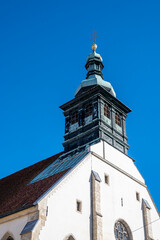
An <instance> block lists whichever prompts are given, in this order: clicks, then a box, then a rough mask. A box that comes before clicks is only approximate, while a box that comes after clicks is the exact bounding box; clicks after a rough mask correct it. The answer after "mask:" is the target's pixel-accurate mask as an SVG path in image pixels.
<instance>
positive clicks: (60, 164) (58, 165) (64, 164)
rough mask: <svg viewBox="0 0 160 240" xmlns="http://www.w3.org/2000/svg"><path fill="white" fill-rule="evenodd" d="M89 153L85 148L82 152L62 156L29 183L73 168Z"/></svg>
mask: <svg viewBox="0 0 160 240" xmlns="http://www.w3.org/2000/svg"><path fill="white" fill-rule="evenodd" d="M87 154H88V150H85V151H82V152H78V153H76V154H74V155H72V156H71V155H68V156H67V157H63V156H60V157H59V158H57V159H56V160H55V161H54V162H53V163H52V164H51V165H49V166H48V167H47V168H46V169H44V170H43V171H42V172H41V173H40V174H38V175H37V176H36V177H35V178H34V179H33V180H32V181H31V182H30V183H29V184H31V183H34V182H38V181H39V180H42V179H45V178H48V177H50V176H53V175H54V174H56V173H59V172H62V171H64V170H67V169H71V168H73V167H74V166H75V165H76V164H78V163H79V162H80V161H81V160H82V159H83V158H84V157H85V156H86V155H87Z"/></svg>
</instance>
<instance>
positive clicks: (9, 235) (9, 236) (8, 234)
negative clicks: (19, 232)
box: [1, 232, 14, 240]
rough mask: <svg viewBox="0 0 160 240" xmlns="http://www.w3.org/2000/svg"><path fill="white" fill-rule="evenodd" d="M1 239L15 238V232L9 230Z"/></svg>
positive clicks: (10, 239) (12, 239)
mask: <svg viewBox="0 0 160 240" xmlns="http://www.w3.org/2000/svg"><path fill="white" fill-rule="evenodd" d="M1 240H14V238H13V234H12V233H10V232H7V233H5V234H4V236H3V237H2V238H1Z"/></svg>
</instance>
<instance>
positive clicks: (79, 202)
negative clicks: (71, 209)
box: [76, 200, 82, 212]
mask: <svg viewBox="0 0 160 240" xmlns="http://www.w3.org/2000/svg"><path fill="white" fill-rule="evenodd" d="M76 208H77V211H78V212H82V202H81V201H78V200H77V202H76Z"/></svg>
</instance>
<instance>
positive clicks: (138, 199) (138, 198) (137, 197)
mask: <svg viewBox="0 0 160 240" xmlns="http://www.w3.org/2000/svg"><path fill="white" fill-rule="evenodd" d="M136 199H137V201H140V194H139V193H138V192H136Z"/></svg>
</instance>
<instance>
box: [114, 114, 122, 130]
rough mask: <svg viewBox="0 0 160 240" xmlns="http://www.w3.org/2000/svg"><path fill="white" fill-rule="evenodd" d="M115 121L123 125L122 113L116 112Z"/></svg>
mask: <svg viewBox="0 0 160 240" xmlns="http://www.w3.org/2000/svg"><path fill="white" fill-rule="evenodd" d="M115 123H116V124H117V125H118V126H120V127H121V118H120V115H119V113H116V114H115Z"/></svg>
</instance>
